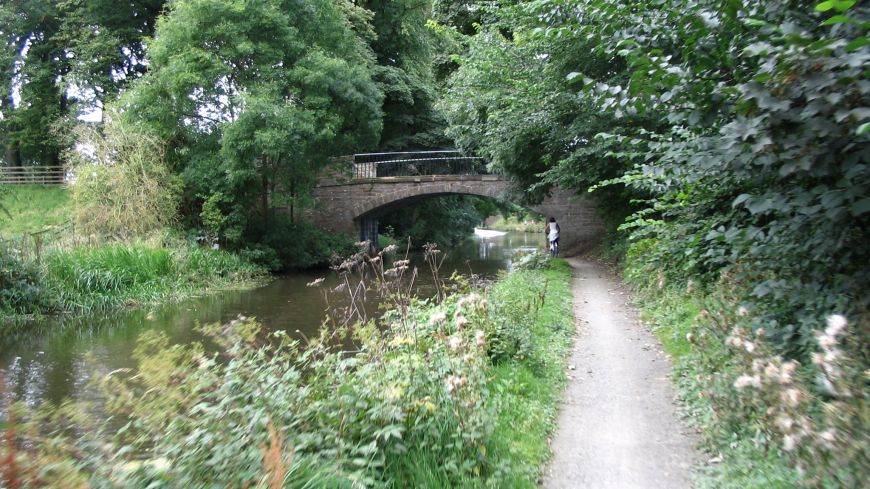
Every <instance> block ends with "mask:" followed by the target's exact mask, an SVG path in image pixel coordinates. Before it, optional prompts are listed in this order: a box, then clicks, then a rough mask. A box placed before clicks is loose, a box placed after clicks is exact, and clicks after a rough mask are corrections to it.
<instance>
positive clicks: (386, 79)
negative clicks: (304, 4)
mask: <svg viewBox="0 0 870 489" xmlns="http://www.w3.org/2000/svg"><path fill="white" fill-rule="evenodd" d="M360 3H361V5H362V6H364V7H365V8H366V9H368V10H369V11H371V13H372V21H371V23H372V29H373V30H374V33H375V36H374V38H373V39H372V40H371V41H370V42H369V44H370V46H371V48H372V51H373V52H374V53H375V56H376V58H377V62H378V65H377V67H376V69H375V71H374V77H375V80H376V81H377V82H378V84H379V86H380V87H381V90H382V91H383V92H384V101H383V112H384V130H383V134H382V135H381V139H380V144H379V145H378V147H379V148H383V149H390V150H397V151H398V150H415V149H416V150H419V149H439V148H444V147H448V146H449V145H450V142H449V140H448V139H447V138H446V137H445V136H444V126H445V123H444V120H443V117H442V116H441V114H440V113H439V112H438V111H437V110H436V109H435V101H436V98H437V87H436V83H435V79H434V76H433V59H432V57H433V49H432V48H433V33H432V31H430V30H429V29H428V28H427V26H426V22H427V20H428V19H429V18H430V16H431V14H432V1H431V0H423V1H421V0H367V1H364V2H360Z"/></svg>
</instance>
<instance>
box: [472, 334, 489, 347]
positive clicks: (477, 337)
mask: <svg viewBox="0 0 870 489" xmlns="http://www.w3.org/2000/svg"><path fill="white" fill-rule="evenodd" d="M474 342H475V343H477V346H483V345H485V344H486V333H484V332H483V331H481V330H477V332H475V333H474Z"/></svg>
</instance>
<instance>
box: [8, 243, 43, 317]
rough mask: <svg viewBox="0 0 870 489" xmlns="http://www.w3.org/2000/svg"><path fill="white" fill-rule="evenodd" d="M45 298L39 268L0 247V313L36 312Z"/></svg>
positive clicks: (11, 251) (12, 251)
mask: <svg viewBox="0 0 870 489" xmlns="http://www.w3.org/2000/svg"><path fill="white" fill-rule="evenodd" d="M46 300H47V298H46V295H45V292H44V289H43V286H42V275H41V273H40V271H39V268H38V267H37V266H36V265H35V264H34V263H32V262H30V263H28V262H25V261H23V260H20V259H19V258H17V257H16V256H15V255H14V250H10V249H8V248H6V247H0V314H27V313H31V312H36V311H38V310H39V309H40V308H41V307H42V306H44V305H45V302H46Z"/></svg>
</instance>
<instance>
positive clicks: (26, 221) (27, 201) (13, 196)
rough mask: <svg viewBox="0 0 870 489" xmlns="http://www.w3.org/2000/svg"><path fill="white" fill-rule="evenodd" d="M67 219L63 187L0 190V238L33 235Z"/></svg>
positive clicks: (66, 194) (68, 208)
mask: <svg viewBox="0 0 870 489" xmlns="http://www.w3.org/2000/svg"><path fill="white" fill-rule="evenodd" d="M71 220H72V205H70V198H69V190H67V189H66V188H63V187H53V186H36V185H9V186H6V187H5V188H3V189H0V237H3V238H13V237H15V236H20V235H23V234H28V233H36V232H39V231H43V230H45V229H51V228H56V227H59V226H61V225H63V224H65V223H67V222H69V221H71Z"/></svg>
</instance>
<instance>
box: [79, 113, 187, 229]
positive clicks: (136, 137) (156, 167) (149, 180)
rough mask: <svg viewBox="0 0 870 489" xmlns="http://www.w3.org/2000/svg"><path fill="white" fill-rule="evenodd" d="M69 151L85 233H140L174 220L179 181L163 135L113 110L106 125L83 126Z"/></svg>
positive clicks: (80, 227) (81, 223)
mask: <svg viewBox="0 0 870 489" xmlns="http://www.w3.org/2000/svg"><path fill="white" fill-rule="evenodd" d="M77 139H78V144H77V145H76V149H75V150H71V151H69V152H68V154H67V157H68V158H69V160H70V162H71V163H72V164H73V165H75V174H76V181H75V183H74V185H73V202H74V204H75V221H76V224H77V226H78V230H79V231H80V232H82V233H84V234H97V235H110V236H115V237H121V238H129V237H132V236H141V235H144V234H146V233H148V232H150V231H153V230H156V229H160V228H162V227H164V226H166V225H168V224H170V223H172V222H174V221H175V219H176V217H177V209H178V205H179V202H180V194H181V183H180V180H179V179H178V177H176V176H174V175H173V174H172V173H170V171H169V169H168V168H167V166H166V164H165V161H164V156H165V154H164V153H165V148H164V144H163V142H162V141H160V140H158V139H157V138H155V137H153V136H150V135H148V134H145V133H142V132H141V131H138V130H136V128H134V127H131V126H129V125H126V124H125V123H123V122H120V121H119V120H118V118H117V117H116V116H114V115H113V116H110V118H109V119H108V121H107V122H106V124H104V125H103V126H102V130H100V129H98V128H95V127H92V126H80V127H79V129H78V135H77Z"/></svg>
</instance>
